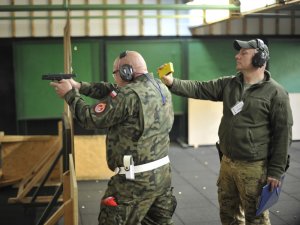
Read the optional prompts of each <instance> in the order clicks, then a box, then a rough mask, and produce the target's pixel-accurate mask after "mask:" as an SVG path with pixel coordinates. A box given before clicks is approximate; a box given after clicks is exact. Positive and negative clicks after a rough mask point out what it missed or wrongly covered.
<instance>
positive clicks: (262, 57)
mask: <svg viewBox="0 0 300 225" xmlns="http://www.w3.org/2000/svg"><path fill="white" fill-rule="evenodd" d="M255 40H256V45H257V52H256V53H255V55H254V56H253V58H252V65H253V66H254V67H257V68H258V67H259V68H260V67H262V66H263V65H264V64H265V63H266V62H267V61H268V60H269V56H268V53H267V52H266V51H265V49H264V45H265V44H264V42H263V41H262V40H261V39H255Z"/></svg>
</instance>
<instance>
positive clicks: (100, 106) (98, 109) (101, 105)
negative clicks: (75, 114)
mask: <svg viewBox="0 0 300 225" xmlns="http://www.w3.org/2000/svg"><path fill="white" fill-rule="evenodd" d="M105 109H106V103H104V102H100V103H99V104H97V105H96V106H95V108H94V110H95V113H102V112H103V111H104V110H105Z"/></svg>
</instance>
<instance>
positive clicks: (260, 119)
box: [170, 71, 293, 179]
mask: <svg viewBox="0 0 300 225" xmlns="http://www.w3.org/2000/svg"><path fill="white" fill-rule="evenodd" d="M170 90H171V92H172V93H174V94H177V95H180V96H184V97H189V98H195V99H203V100H211V101H222V102H223V116H222V120H221V123H220V126H219V131H218V135H219V139H220V148H221V151H222V153H223V154H224V155H226V156H227V157H229V158H232V159H238V160H245V161H256V160H264V159H268V176H271V177H274V178H277V179H279V178H280V176H281V175H282V174H283V173H284V169H285V166H286V163H287V152H288V148H289V145H290V143H291V140H292V124H293V118H292V111H291V107H290V102H289V96H288V93H287V92H286V91H285V90H284V89H283V87H282V86H280V85H279V84H278V83H277V82H276V81H274V80H273V79H272V78H271V74H270V72H268V71H265V79H264V81H263V82H260V83H258V84H254V85H252V86H251V87H250V88H249V89H247V90H246V91H244V85H243V75H242V74H241V73H238V74H237V75H236V76H227V77H222V78H219V79H215V80H211V81H207V82H200V81H191V80H179V79H174V82H173V85H172V87H171V88H170ZM240 101H242V102H243V103H244V106H243V108H242V111H240V112H239V113H237V114H236V115H233V113H232V111H231V108H232V107H233V106H235V105H236V104H237V103H238V102H240ZM199 116H201V115H199Z"/></svg>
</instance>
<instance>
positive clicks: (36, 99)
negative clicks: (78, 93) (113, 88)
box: [14, 41, 100, 120]
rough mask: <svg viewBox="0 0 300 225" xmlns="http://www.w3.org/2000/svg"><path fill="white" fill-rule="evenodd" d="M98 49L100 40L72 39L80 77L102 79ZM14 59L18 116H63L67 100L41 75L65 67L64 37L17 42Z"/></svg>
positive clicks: (31, 117) (81, 78) (75, 68)
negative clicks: (60, 96)
mask: <svg viewBox="0 0 300 225" xmlns="http://www.w3.org/2000/svg"><path fill="white" fill-rule="evenodd" d="M74 46H76V48H74ZM75 49H76V50H75ZM99 52H100V49H99V44H98V43H93V42H92V43H91V42H78V43H76V42H74V43H72V55H73V72H74V73H76V74H77V75H78V78H77V80H97V79H99V62H98V61H96V60H99V56H98V54H99ZM95 57H96V58H95ZM14 62H15V65H14V67H15V84H16V85H15V86H16V104H17V118H18V120H23V119H43V118H60V117H61V115H62V112H63V104H64V102H63V101H62V100H61V99H59V98H58V97H57V95H56V93H55V92H54V90H53V88H52V87H50V86H49V81H44V80H41V76H42V74H47V73H62V72H63V71H64V59H63V44H62V41H39V42H29V41H24V42H18V43H15V44H14Z"/></svg>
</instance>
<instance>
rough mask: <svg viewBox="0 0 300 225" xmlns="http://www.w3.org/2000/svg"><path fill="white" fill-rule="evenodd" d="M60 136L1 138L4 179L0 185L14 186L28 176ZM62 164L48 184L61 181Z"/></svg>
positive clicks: (0, 181) (8, 136)
mask: <svg viewBox="0 0 300 225" xmlns="http://www.w3.org/2000/svg"><path fill="white" fill-rule="evenodd" d="M57 140H58V136H46V135H45V136H17V135H3V136H0V143H1V161H2V166H1V167H2V177H1V180H0V185H2V184H4V185H5V184H13V183H15V182H17V181H19V180H21V179H22V178H24V177H25V176H27V175H28V174H29V173H30V171H31V170H32V168H33V167H34V166H35V165H36V163H37V162H39V161H41V160H42V159H43V157H44V156H45V155H46V154H47V152H48V151H50V150H51V148H52V147H53V144H54V143H56V142H57ZM60 174H61V164H60V163H59V164H58V165H57V166H56V167H55V169H54V170H53V172H52V173H51V176H50V177H49V180H48V182H54V183H55V182H58V181H59V180H60Z"/></svg>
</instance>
